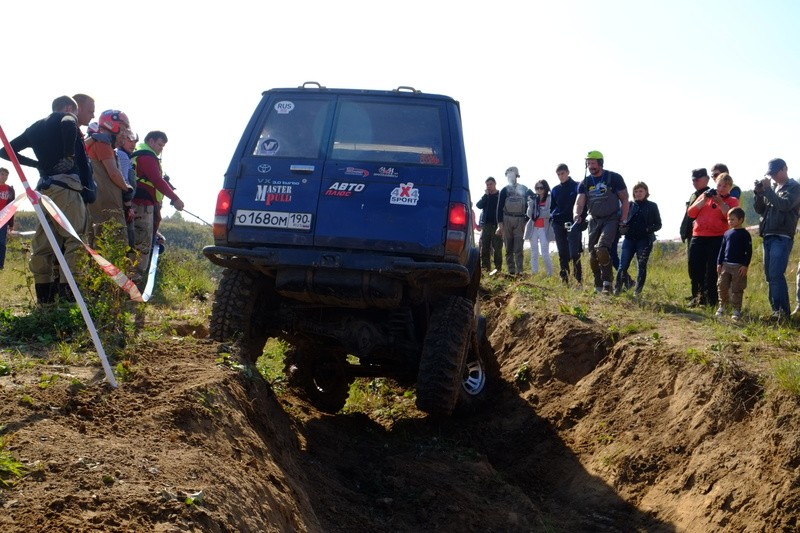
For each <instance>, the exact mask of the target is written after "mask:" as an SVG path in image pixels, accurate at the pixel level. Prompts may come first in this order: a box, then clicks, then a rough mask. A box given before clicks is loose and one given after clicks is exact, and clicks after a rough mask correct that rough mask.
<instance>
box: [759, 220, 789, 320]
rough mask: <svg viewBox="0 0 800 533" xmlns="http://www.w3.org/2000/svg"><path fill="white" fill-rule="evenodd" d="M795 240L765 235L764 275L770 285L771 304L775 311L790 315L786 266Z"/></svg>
mask: <svg viewBox="0 0 800 533" xmlns="http://www.w3.org/2000/svg"><path fill="white" fill-rule="evenodd" d="M793 244H794V241H793V240H792V239H790V238H789V237H782V236H779V235H766V236H765V237H764V276H765V277H766V278H767V285H768V287H769V304H770V306H772V311H773V313H783V314H784V315H789V287H788V286H787V285H786V267H787V266H788V265H789V254H790V253H791V252H792V245H793Z"/></svg>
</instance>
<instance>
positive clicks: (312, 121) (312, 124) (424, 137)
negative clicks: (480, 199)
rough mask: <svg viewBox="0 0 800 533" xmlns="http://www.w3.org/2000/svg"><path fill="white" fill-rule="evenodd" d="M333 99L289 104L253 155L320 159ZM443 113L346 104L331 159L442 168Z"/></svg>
mask: <svg viewBox="0 0 800 533" xmlns="http://www.w3.org/2000/svg"><path fill="white" fill-rule="evenodd" d="M330 105H331V101H330V100H328V99H320V100H308V99H285V100H281V101H278V102H275V103H274V104H273V105H272V108H271V109H270V110H269V113H268V114H267V117H266V119H265V122H264V125H263V126H262V128H261V132H260V134H259V137H258V141H257V142H256V145H255V148H254V150H253V155H257V156H272V157H294V158H310V159H317V158H319V157H320V153H321V152H322V142H323V140H324V139H325V133H326V132H325V123H326V120H327V117H328V115H329V111H330V109H329V108H330ZM443 131H444V130H443V124H442V117H441V108H440V107H439V106H436V105H420V104H413V105H412V104H403V103H392V102H385V101H384V102H368V101H356V100H340V105H339V110H338V113H337V121H336V127H335V131H334V133H333V149H332V152H331V154H330V159H332V160H339V161H365V162H366V161H371V162H387V163H405V164H421V165H429V166H441V165H442V164H443V161H442V147H443V146H444V142H443Z"/></svg>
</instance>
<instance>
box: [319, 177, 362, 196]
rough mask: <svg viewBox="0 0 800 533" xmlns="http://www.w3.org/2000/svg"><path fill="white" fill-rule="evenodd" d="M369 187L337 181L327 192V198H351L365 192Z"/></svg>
mask: <svg viewBox="0 0 800 533" xmlns="http://www.w3.org/2000/svg"><path fill="white" fill-rule="evenodd" d="M366 187H367V186H366V185H365V184H363V183H349V182H346V181H337V182H335V183H333V184H332V185H331V186H330V187H328V190H326V191H325V196H336V197H339V198H349V197H351V196H353V193H357V192H361V191H363V190H364V189H365V188H366Z"/></svg>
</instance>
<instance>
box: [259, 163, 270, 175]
mask: <svg viewBox="0 0 800 533" xmlns="http://www.w3.org/2000/svg"><path fill="white" fill-rule="evenodd" d="M270 170H272V167H271V166H269V165H266V164H264V165H258V171H259V172H261V173H262V174H266V173H267V172H269V171H270Z"/></svg>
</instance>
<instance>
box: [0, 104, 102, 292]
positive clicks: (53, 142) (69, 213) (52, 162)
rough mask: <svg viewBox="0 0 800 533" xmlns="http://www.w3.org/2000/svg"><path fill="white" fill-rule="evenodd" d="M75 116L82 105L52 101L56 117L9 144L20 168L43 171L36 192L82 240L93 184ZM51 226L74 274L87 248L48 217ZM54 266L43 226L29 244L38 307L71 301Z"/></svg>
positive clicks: (3, 154) (29, 130)
mask: <svg viewBox="0 0 800 533" xmlns="http://www.w3.org/2000/svg"><path fill="white" fill-rule="evenodd" d="M77 111H78V104H77V103H76V102H75V100H73V99H72V98H71V97H69V96H60V97H58V98H56V99H55V100H53V113H51V114H50V115H48V116H47V117H46V118H43V119H41V120H38V121H36V122H34V123H33V124H32V125H31V126H30V127H29V128H28V129H26V130H25V131H24V132H23V133H22V134H21V135H20V136H18V137H17V138H15V139H14V140H12V141H11V143H10V144H11V148H12V149H13V150H14V153H15V154H16V155H17V159H18V160H19V162H20V163H21V164H23V165H26V166H33V167H36V169H37V170H38V171H39V183H38V184H37V186H36V189H37V190H38V191H40V192H42V194H45V195H47V196H48V197H49V198H50V199H51V200H52V201H53V203H55V204H56V205H57V206H58V208H59V209H61V211H62V212H63V213H64V215H65V216H66V218H67V220H69V223H70V224H71V225H72V227H73V228H74V229H75V231H76V232H77V233H78V235H80V236H81V238H83V236H84V235H85V234H86V231H87V229H88V215H87V211H86V204H85V201H93V200H94V181H93V180H92V173H91V168H90V166H89V160H88V157H87V156H86V150H85V149H84V147H83V138H82V137H83V136H82V133H81V130H80V127H79V124H78V118H77V117H76V115H75V113H77ZM26 148H32V149H33V153H34V154H35V155H36V159H35V160H34V159H31V158H29V157H25V156H23V155H22V154H20V152H21V151H23V150H25V149H26ZM0 157H3V158H5V159H10V158H9V155H8V154H7V153H6V151H5V149H2V150H0ZM47 221H48V224H49V225H50V228H51V229H52V230H53V234H54V235H55V237H56V245H57V246H59V247H60V248H61V250H63V252H64V258H65V259H66V260H67V265H69V268H70V270H72V271H73V272H75V271H76V266H77V257H78V254H79V253H80V250H81V249H82V248H83V245H82V244H81V243H80V242H79V241H77V240H76V239H75V238H74V237H72V236H71V235H70V234H69V232H68V231H67V230H65V229H64V228H62V227H61V226H60V225H59V224H58V223H56V222H54V221H53V220H52V218H51V217H50V216H49V215H48V218H47ZM55 264H56V258H55V253H54V252H53V249H52V248H51V246H50V242H49V241H48V240H47V234H46V233H45V231H44V229H43V228H42V226H41V224H40V225H39V226H37V228H36V233H35V235H34V236H33V240H32V241H31V260H30V263H29V268H30V270H31V273H32V274H33V279H34V283H35V289H36V299H37V301H38V302H39V303H40V304H44V303H49V302H52V301H53V298H54V296H55V294H56V293H58V294H60V295H61V296H63V297H65V298H70V297H71V292H69V291H68V286H67V285H66V283H65V284H63V286H62V287H60V288H59V287H54V286H53V267H54V265H55Z"/></svg>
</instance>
